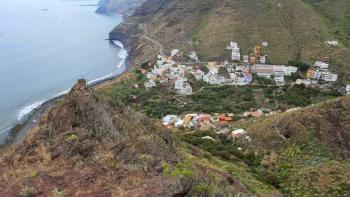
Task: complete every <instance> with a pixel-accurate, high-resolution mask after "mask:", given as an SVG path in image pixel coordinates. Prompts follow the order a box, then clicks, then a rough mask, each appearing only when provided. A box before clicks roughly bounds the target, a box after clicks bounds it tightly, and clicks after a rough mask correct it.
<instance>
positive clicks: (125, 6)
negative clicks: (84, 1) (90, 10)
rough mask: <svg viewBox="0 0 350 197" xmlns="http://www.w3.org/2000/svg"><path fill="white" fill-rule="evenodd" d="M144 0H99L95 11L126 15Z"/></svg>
mask: <svg viewBox="0 0 350 197" xmlns="http://www.w3.org/2000/svg"><path fill="white" fill-rule="evenodd" d="M145 1H146V0H99V3H98V5H99V7H98V9H97V10H96V12H97V13H101V14H120V15H124V16H128V15H130V14H131V13H132V12H133V11H134V10H135V9H136V8H137V7H139V6H140V5H141V4H142V3H143V2H145Z"/></svg>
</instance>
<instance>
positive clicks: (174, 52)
mask: <svg viewBox="0 0 350 197" xmlns="http://www.w3.org/2000/svg"><path fill="white" fill-rule="evenodd" d="M179 52H180V50H179V49H173V50H172V51H171V56H172V57H174V56H175V55H177V54H178V53H179Z"/></svg>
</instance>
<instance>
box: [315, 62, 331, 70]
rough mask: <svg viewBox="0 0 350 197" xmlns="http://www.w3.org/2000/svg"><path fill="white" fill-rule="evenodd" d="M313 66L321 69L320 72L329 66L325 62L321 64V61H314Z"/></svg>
mask: <svg viewBox="0 0 350 197" xmlns="http://www.w3.org/2000/svg"><path fill="white" fill-rule="evenodd" d="M314 66H315V67H316V68H319V69H322V70H326V69H328V67H329V64H327V63H325V62H321V61H316V62H315V64H314Z"/></svg>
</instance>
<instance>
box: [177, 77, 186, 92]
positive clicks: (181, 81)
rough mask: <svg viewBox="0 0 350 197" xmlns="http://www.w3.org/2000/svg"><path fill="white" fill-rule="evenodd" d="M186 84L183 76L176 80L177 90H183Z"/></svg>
mask: <svg viewBox="0 0 350 197" xmlns="http://www.w3.org/2000/svg"><path fill="white" fill-rule="evenodd" d="M183 86H184V80H183V79H182V78H180V79H178V80H176V81H175V90H181V89H182V88H183Z"/></svg>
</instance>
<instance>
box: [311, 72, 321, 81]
mask: <svg viewBox="0 0 350 197" xmlns="http://www.w3.org/2000/svg"><path fill="white" fill-rule="evenodd" d="M321 77H322V71H319V70H315V71H314V72H313V73H312V75H311V78H312V79H316V80H318V79H320V78H321Z"/></svg>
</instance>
